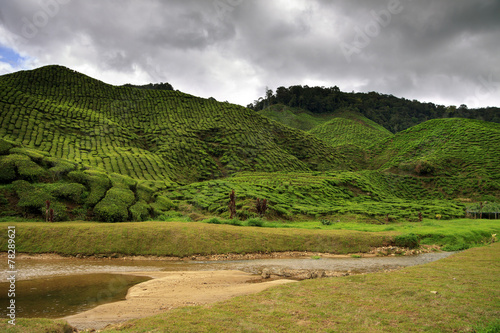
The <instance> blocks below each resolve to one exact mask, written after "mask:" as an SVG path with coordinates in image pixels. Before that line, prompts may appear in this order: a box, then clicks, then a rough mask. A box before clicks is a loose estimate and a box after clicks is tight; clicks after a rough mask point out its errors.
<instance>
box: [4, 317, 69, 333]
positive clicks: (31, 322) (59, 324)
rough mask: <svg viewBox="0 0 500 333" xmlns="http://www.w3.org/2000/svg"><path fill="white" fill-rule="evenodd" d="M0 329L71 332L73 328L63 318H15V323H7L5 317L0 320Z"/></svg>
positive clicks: (8, 332) (12, 332) (31, 332)
mask: <svg viewBox="0 0 500 333" xmlns="http://www.w3.org/2000/svg"><path fill="white" fill-rule="evenodd" d="M0 330H2V332H4V333H18V332H22V333H39V332H50V333H72V332H73V328H72V326H70V325H69V324H68V323H66V322H65V321H63V320H52V319H41V318H37V319H25V318H19V319H18V318H16V325H11V324H9V323H8V320H7V319H2V320H0Z"/></svg>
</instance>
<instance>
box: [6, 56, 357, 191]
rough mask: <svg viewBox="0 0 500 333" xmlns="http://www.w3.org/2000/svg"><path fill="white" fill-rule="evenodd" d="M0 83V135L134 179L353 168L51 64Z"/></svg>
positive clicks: (281, 131)
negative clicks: (238, 172) (0, 112)
mask: <svg viewBox="0 0 500 333" xmlns="http://www.w3.org/2000/svg"><path fill="white" fill-rule="evenodd" d="M0 85H1V88H2V90H1V91H2V92H1V96H0V107H1V109H2V123H1V127H0V136H1V137H4V138H6V139H8V140H11V141H14V142H16V143H22V144H24V145H26V146H27V147H33V148H36V149H39V150H42V151H46V152H48V153H50V155H51V156H54V157H59V158H65V159H69V160H73V161H77V162H81V163H83V164H87V165H89V166H92V167H96V168H100V169H103V170H105V171H108V172H116V173H121V174H125V175H128V176H130V177H132V178H136V179H146V180H169V179H174V180H176V181H192V180H197V179H209V178H214V177H221V176H225V175H227V174H231V173H233V172H235V171H240V170H258V171H278V170H285V171H297V170H301V171H307V170H319V169H353V168H355V167H356V166H355V165H354V163H353V162H352V161H351V160H350V159H348V158H347V157H346V156H344V155H343V153H342V152H341V151H340V150H337V149H335V148H332V147H330V146H328V145H326V144H324V143H323V142H321V141H320V140H317V139H316V138H314V137H313V136H310V135H307V134H305V133H303V132H301V131H298V130H294V129H290V128H288V127H285V126H282V125H279V124H277V123H273V122H270V121H269V120H268V119H267V118H264V117H261V116H258V115H256V114H255V113H254V112H252V111H251V110H248V109H245V108H243V107H239V106H236V105H232V104H229V103H219V102H216V101H215V100H210V99H201V98H197V97H193V96H190V95H187V94H184V93H181V92H178V91H156V90H140V89H136V88H129V87H114V86H111V85H107V84H104V83H102V82H99V81H96V80H93V79H91V78H88V77H86V76H84V75H81V74H78V73H74V72H72V71H70V70H68V69H66V68H62V67H57V66H48V67H44V68H42V69H39V70H35V71H28V72H18V73H14V74H10V75H5V76H3V77H2V78H1V79H0Z"/></svg>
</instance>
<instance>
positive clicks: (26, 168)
mask: <svg viewBox="0 0 500 333" xmlns="http://www.w3.org/2000/svg"><path fill="white" fill-rule="evenodd" d="M10 156H16V162H15V163H16V166H17V172H18V174H19V177H20V178H22V179H25V180H28V181H33V182H36V181H38V180H40V179H41V178H43V177H47V176H48V173H47V170H45V169H44V168H42V167H41V166H39V165H38V164H36V163H35V162H33V161H32V160H31V159H30V158H29V157H28V156H24V155H10Z"/></svg>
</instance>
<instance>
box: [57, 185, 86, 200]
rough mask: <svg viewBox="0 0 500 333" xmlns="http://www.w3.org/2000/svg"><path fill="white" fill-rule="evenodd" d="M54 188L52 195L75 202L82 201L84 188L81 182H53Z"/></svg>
mask: <svg viewBox="0 0 500 333" xmlns="http://www.w3.org/2000/svg"><path fill="white" fill-rule="evenodd" d="M54 185H56V186H55V188H54V189H53V190H52V195H54V196H56V197H58V198H62V199H69V200H71V201H74V202H76V203H81V202H82V195H83V193H84V192H85V190H86V188H85V186H83V185H82V184H78V183H60V184H54Z"/></svg>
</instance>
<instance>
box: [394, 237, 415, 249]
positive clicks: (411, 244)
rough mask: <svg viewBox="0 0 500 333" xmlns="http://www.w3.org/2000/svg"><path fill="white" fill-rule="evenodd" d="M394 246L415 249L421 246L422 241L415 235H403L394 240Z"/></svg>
mask: <svg viewBox="0 0 500 333" xmlns="http://www.w3.org/2000/svg"><path fill="white" fill-rule="evenodd" d="M393 244H394V245H395V246H399V247H407V248H410V249H414V248H417V247H419V246H420V239H419V238H418V236H417V235H415V234H407V235H401V236H396V237H395V238H394V241H393Z"/></svg>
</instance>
